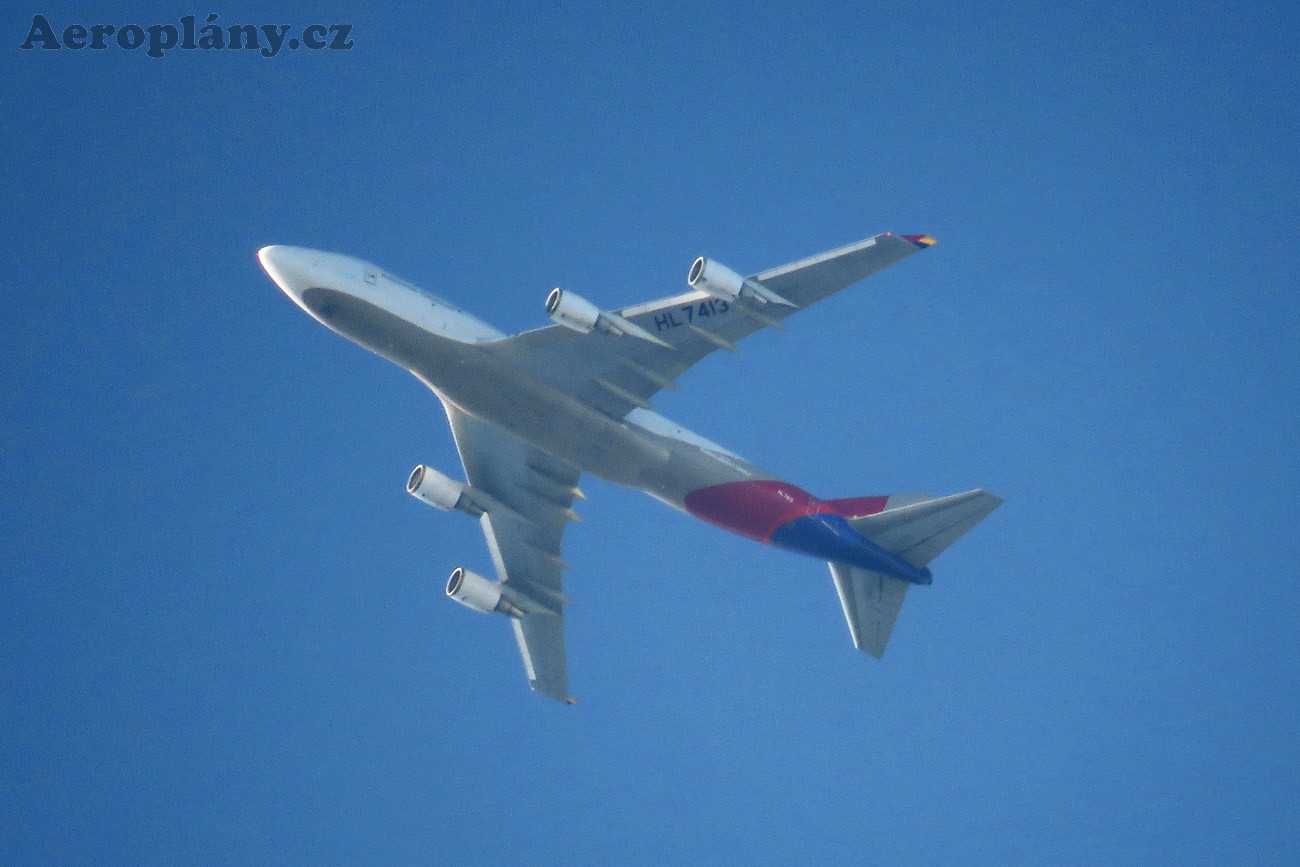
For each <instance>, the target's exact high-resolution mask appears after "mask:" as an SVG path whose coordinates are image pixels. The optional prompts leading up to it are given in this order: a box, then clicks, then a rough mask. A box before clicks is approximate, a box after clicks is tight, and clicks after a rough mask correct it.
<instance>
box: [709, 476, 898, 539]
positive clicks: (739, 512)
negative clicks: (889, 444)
mask: <svg viewBox="0 0 1300 867" xmlns="http://www.w3.org/2000/svg"><path fill="white" fill-rule="evenodd" d="M888 499H889V498H888V497H854V498H852V499H847V500H819V499H817V498H816V497H814V496H813V495H812V494H810V493H808V492H807V491H805V490H803V489H802V488H798V487H796V486H794V485H792V484H790V483H789V482H782V481H778V480H776V479H762V480H758V481H749V482H728V483H726V484H723V485H713V486H712V487H708V488H700V489H699V490H698V491H692V492H691V493H689V494H687V495H686V503H685V504H686V510H687V511H688V512H690V513H691V514H692V515H694V516H695V517H697V518H699V519H701V520H703V521H708V522H709V523H710V524H716V525H717V526H719V527H722V528H723V529H726V530H730V531H731V532H733V533H739V534H740V535H742V536H747V537H749V538H750V539H757V540H758V541H760V542H769V541H771V539H772V534H773V533H775V532H776V530H777V528H778V527H780V526H782V525H783V524H788V523H789V522H790V521H793V520H795V519H797V518H802V517H804V516H806V515H841V516H843V517H846V518H857V517H861V516H863V515H874V514H876V513H877V512H881V511H884V508H885V503H886V501H887V500H888Z"/></svg>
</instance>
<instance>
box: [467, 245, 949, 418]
mask: <svg viewBox="0 0 1300 867" xmlns="http://www.w3.org/2000/svg"><path fill="white" fill-rule="evenodd" d="M933 243H934V241H933V239H931V238H928V237H924V236H920V235H908V236H903V235H895V234H892V233H887V234H884V235H876V236H875V237H872V238H867V239H865V240H862V241H858V242H857V243H855V244H849V245H848V246H845V247H840V248H838V249H835V250H831V251H829V252H826V253H821V254H819V255H816V256H810V257H808V258H806V259H800V260H799V261H797V262H791V263H790V264H788V265H782V266H780V267H778V268H772V269H769V270H767V271H763V272H760V273H758V274H754V275H752V276H750V277H748V278H747V279H748V280H751V281H754V282H756V283H758V284H760V285H761V286H762V287H764V288H766V289H767V290H769V291H770V292H772V293H775V294H776V295H777V296H779V297H780V298H782V299H785V300H786V301H789V302H790V303H791V304H793V305H794V306H786V305H784V304H779V303H761V302H759V301H755V300H751V299H747V298H741V299H738V300H735V301H723V300H719V299H717V298H714V297H712V296H710V295H708V294H707V293H705V292H703V291H700V290H692V291H689V292H684V293H682V294H680V295H673V296H671V297H669V298H662V299H660V300H658V301H652V302H650V303H648V304H637V305H634V306H632V307H625V308H623V309H622V310H618V311H614V312H616V313H617V314H618V315H620V316H622V317H623V318H625V319H628V320H630V321H631V322H633V323H634V324H635V325H637V326H639V327H640V328H642V329H644V330H645V331H647V332H649V333H650V334H651V335H653V336H654V337H656V338H657V339H659V340H661V341H663V342H664V343H666V344H668V345H667V346H661V345H659V344H656V343H652V342H650V341H648V340H644V339H640V338H638V337H635V336H632V335H622V336H620V335H612V334H608V333H604V332H601V331H593V332H591V333H590V334H582V333H579V332H576V331H573V330H571V329H569V328H565V327H563V326H560V325H552V326H548V327H546V328H539V329H537V330H535V331H526V332H524V333H523V334H517V335H515V336H513V337H506V338H502V339H501V340H498V341H495V342H494V343H493V344H492V346H493V347H494V348H495V349H496V351H497V352H499V353H500V354H501V355H502V356H504V357H506V358H509V359H510V360H511V362H512V363H514V364H515V365H517V366H519V367H521V368H523V369H525V370H527V371H529V372H530V373H532V374H534V375H536V376H538V377H540V378H542V379H544V380H546V381H548V382H551V383H552V384H554V385H557V386H559V387H560V388H562V389H563V390H564V391H566V392H568V393H570V394H573V395H574V396H576V397H578V398H579V399H581V400H583V401H585V402H586V403H587V404H588V405H589V406H593V407H595V408H596V409H598V410H600V411H601V412H603V413H605V414H606V415H609V416H611V417H614V418H619V419H621V418H623V417H624V416H625V415H627V413H628V412H630V411H631V410H632V409H634V408H636V407H641V408H645V409H649V408H650V406H649V399H650V398H651V397H652V396H654V395H655V394H656V393H658V392H659V391H660V390H661V389H663V388H669V389H674V388H676V386H675V384H674V380H676V378H677V377H678V376H680V375H681V374H683V373H684V372H686V370H687V369H689V368H690V367H691V366H692V365H694V364H695V363H696V362H697V361H699V360H700V359H701V358H704V357H705V356H706V355H708V354H710V353H712V352H714V351H715V350H718V349H727V350H731V351H735V350H736V343H737V342H738V341H739V340H741V339H742V338H744V337H747V336H749V335H750V334H753V333H754V332H755V331H758V330H760V329H762V328H767V327H781V322H782V320H784V319H785V318H786V317H787V316H789V315H790V314H792V313H794V312H795V311H797V310H800V309H802V308H804V307H808V306H810V305H812V304H815V303H816V302H818V301H821V300H822V299H824V298H828V297H830V296H831V295H834V294H835V293H836V292H839V291H840V290H841V289H844V288H846V287H847V286H850V285H852V284H853V283H856V282H857V281H859V280H861V279H863V278H865V277H868V276H870V275H871V274H874V273H875V272H877V271H879V270H881V269H882V268H885V267H887V266H889V265H892V264H894V263H895V262H898V261H900V260H902V259H905V258H907V257H908V256H910V255H912V254H913V253H916V252H918V251H919V250H922V249H924V248H925V247H928V246H929V245H931V244H933Z"/></svg>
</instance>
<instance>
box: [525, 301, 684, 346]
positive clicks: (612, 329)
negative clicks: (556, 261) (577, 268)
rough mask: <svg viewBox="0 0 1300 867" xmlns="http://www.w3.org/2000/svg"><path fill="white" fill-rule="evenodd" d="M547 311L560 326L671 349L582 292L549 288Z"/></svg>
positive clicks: (580, 331) (638, 326)
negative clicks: (635, 339)
mask: <svg viewBox="0 0 1300 867" xmlns="http://www.w3.org/2000/svg"><path fill="white" fill-rule="evenodd" d="M546 312H547V314H548V315H549V316H550V317H551V318H552V319H554V320H555V321H556V322H557V323H559V324H560V325H563V326H564V327H565V328H569V329H572V330H574V331H577V332H578V333H580V334H590V333H591V332H593V331H600V332H603V333H605V334H614V335H618V336H623V335H625V334H626V335H630V336H632V337H636V338H638V339H640V340H647V341H649V342H651V343H654V344H657V345H659V346H662V347H664V348H666V349H671V348H672V347H671V346H670V345H669V344H668V343H665V342H664V341H663V340H660V339H659V338H658V337H655V336H654V335H653V334H651V333H650V332H649V331H646V330H645V329H644V328H642V327H641V326H640V325H637V324H636V323H635V322H632V321H630V320H628V319H624V318H623V317H622V316H619V315H618V314H617V313H611V312H609V311H607V310H601V309H600V308H599V307H597V306H596V305H595V304H592V303H591V302H590V301H588V300H587V299H586V298H583V297H582V296H581V295H575V294H574V293H572V292H565V291H564V290H563V289H552V290H551V294H550V295H547V296H546Z"/></svg>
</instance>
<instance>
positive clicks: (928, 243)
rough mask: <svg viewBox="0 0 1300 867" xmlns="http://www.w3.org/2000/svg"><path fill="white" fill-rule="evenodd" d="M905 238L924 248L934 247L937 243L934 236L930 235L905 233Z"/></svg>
mask: <svg viewBox="0 0 1300 867" xmlns="http://www.w3.org/2000/svg"><path fill="white" fill-rule="evenodd" d="M903 240H904V241H911V242H912V243H913V244H915V245H916V246H918V247H920V248H921V249H922V250H924V249H925V248H926V247H933V246H934V244H935V241H934V238H931V237H930V236H929V235H904V236H903Z"/></svg>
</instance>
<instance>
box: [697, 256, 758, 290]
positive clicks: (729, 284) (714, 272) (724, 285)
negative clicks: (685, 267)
mask: <svg viewBox="0 0 1300 867" xmlns="http://www.w3.org/2000/svg"><path fill="white" fill-rule="evenodd" d="M686 285H687V286H690V287H691V288H692V289H702V290H704V291H705V292H708V293H709V294H710V295H712V296H713V297H714V298H721V299H723V300H724V301H735V300H736V299H737V298H739V297H740V290H741V288H742V287H743V286H744V285H745V278H744V277H741V276H740V275H739V274H737V273H736V272H735V271H732V270H731V269H730V268H728V267H727V266H726V265H723V264H722V263H720V262H713V261H711V260H709V259H706V258H704V257H703V256H701V257H700V258H698V259H696V260H695V262H694V263H693V264H692V265H691V270H690V273H689V274H687V275H686Z"/></svg>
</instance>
